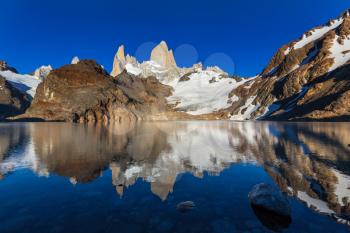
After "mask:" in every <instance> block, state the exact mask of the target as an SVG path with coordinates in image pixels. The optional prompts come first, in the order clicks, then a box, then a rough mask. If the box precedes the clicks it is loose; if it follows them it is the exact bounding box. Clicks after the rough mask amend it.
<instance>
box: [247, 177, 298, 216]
mask: <svg viewBox="0 0 350 233" xmlns="http://www.w3.org/2000/svg"><path fill="white" fill-rule="evenodd" d="M248 198H249V202H250V204H251V205H253V206H257V207H260V208H262V209H266V210H268V211H271V212H274V213H276V214H279V215H283V216H290V214H291V209H290V205H289V203H288V200H287V198H286V197H285V196H283V194H282V193H281V191H279V190H278V189H276V188H273V187H272V186H270V185H268V184H264V183H262V184H258V185H255V186H254V187H253V189H252V191H250V193H249V195H248Z"/></svg>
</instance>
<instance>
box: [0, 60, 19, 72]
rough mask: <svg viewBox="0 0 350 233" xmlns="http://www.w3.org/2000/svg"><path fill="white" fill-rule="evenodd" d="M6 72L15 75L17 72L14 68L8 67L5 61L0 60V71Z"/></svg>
mask: <svg viewBox="0 0 350 233" xmlns="http://www.w3.org/2000/svg"><path fill="white" fill-rule="evenodd" d="M6 70H9V71H12V72H14V73H17V70H16V69H15V68H13V67H11V66H9V65H8V64H7V62H6V61H2V60H0V71H6Z"/></svg>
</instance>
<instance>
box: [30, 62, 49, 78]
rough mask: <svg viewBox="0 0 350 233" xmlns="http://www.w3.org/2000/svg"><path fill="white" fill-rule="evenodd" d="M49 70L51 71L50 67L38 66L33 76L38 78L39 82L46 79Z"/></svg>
mask: <svg viewBox="0 0 350 233" xmlns="http://www.w3.org/2000/svg"><path fill="white" fill-rule="evenodd" d="M51 70H52V67H51V65H48V66H40V67H39V68H38V69H36V70H35V71H34V76H35V77H38V78H39V79H41V80H43V79H44V78H46V77H47V76H48V75H49V73H50V71H51Z"/></svg>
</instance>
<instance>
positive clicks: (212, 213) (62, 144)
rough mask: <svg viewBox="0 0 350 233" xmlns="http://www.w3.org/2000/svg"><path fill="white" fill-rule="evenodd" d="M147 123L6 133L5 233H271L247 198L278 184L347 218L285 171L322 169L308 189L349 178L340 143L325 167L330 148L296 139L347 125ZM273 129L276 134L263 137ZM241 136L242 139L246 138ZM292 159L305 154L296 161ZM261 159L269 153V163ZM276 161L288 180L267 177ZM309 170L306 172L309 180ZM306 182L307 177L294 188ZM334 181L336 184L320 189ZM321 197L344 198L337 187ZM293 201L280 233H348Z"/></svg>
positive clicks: (15, 128)
mask: <svg viewBox="0 0 350 233" xmlns="http://www.w3.org/2000/svg"><path fill="white" fill-rule="evenodd" d="M145 124H146V125H145ZM145 124H143V125H136V126H133V127H131V128H130V129H127V130H124V127H123V128H122V129H123V130H121V128H120V127H117V128H115V127H113V128H110V126H83V125H71V124H63V123H62V124H58V123H30V124H29V123H26V124H12V125H9V124H8V125H1V126H0V145H1V147H0V148H1V150H0V151H1V153H2V156H0V158H1V157H2V163H1V166H0V168H1V174H2V180H0V200H1V202H0V232H84V233H86V232H152V233H153V232H220V233H223V232H273V230H272V229H270V228H269V227H267V226H266V225H264V223H263V222H261V221H260V220H259V218H258V217H257V216H256V215H255V213H254V211H253V210H252V208H251V206H250V204H249V202H248V196H247V195H248V193H249V191H250V190H251V189H252V187H253V186H254V185H255V184H258V183H262V182H264V183H268V184H271V185H273V186H274V187H276V188H279V189H281V190H282V191H285V190H284V187H283V183H285V182H281V180H287V182H286V183H288V186H289V187H290V188H289V189H293V191H296V192H297V191H305V192H308V193H309V194H310V195H312V196H313V198H314V199H319V200H321V201H322V202H323V203H326V205H328V207H329V211H332V212H334V213H335V214H336V215H337V216H341V217H342V218H344V219H346V217H347V215H346V213H344V211H343V212H342V213H341V212H340V211H339V210H336V209H337V208H334V206H335V205H336V204H335V203H337V201H335V202H334V199H332V200H333V202H332V201H331V200H327V198H324V197H323V198H324V199H323V200H322V197H321V196H322V195H320V196H319V197H317V196H314V193H313V192H312V191H310V189H309V188H310V187H311V185H306V186H303V185H300V184H293V176H291V177H289V176H288V175H287V172H286V171H289V170H290V169H296V170H297V171H298V172H297V173H298V174H299V173H301V174H303V177H304V176H305V177H307V176H308V175H310V174H311V173H310V174H308V173H307V172H308V170H309V169H315V167H322V169H320V170H319V174H314V175H313V177H312V180H317V179H318V178H319V179H320V180H318V182H321V181H322V179H324V180H327V177H326V178H325V177H324V175H325V174H328V173H329V174H328V175H329V176H330V177H333V175H332V174H331V173H330V172H332V171H333V170H334V169H336V171H339V172H341V173H342V174H344V177H345V178H344V179H346V178H347V177H348V176H347V172H349V171H348V170H347V166H348V164H347V160H346V157H347V156H349V154H347V155H344V154H341V153H342V150H344V151H346V150H347V148H346V146H344V148H340V147H339V145H341V143H342V142H341V141H337V143H338V144H337V145H336V146H337V147H336V148H334V149H333V150H331V151H333V152H334V154H335V155H334V158H333V157H328V158H327V159H325V158H324V157H322V156H323V155H322V153H323V149H324V148H326V149H327V148H328V149H329V147H330V145H329V144H327V143H328V142H324V144H321V145H319V147H315V145H317V143H316V142H315V141H316V139H315V138H313V140H311V141H308V140H307V139H306V138H304V136H302V135H301V134H300V132H303V131H304V130H305V131H306V132H308V133H310V132H309V131H310V129H313V131H311V132H314V133H316V134H320V135H323V136H324V135H327V134H328V133H329V135H334V134H333V131H334V130H336V129H338V130H341V128H343V130H346V129H347V128H346V127H344V126H343V125H338V126H337V125H332V126H328V125H326V126H323V125H322V124H320V125H317V126H313V127H311V128H310V127H309V126H304V125H293V124H292V125H283V124H277V123H254V125H253V126H254V127H251V125H249V127H246V126H245V125H244V124H249V123H231V122H216V123H210V122H178V123H170V122H169V123H161V124H160V125H159V124H157V123H145ZM174 124H175V125H174ZM237 124H240V125H237ZM304 127H306V128H304ZM269 128H272V129H273V130H272V132H273V133H269V132H270V131H264V130H265V129H269ZM237 129H240V130H241V131H242V129H244V130H243V132H242V134H241V132H238V131H237ZM285 129H286V132H287V134H288V137H291V138H290V140H291V141H292V142H291V144H289V145H288V146H287V144H286V142H287V141H289V140H288V138H287V141H283V140H285V138H284V139H283V137H282V136H281V135H283V132H284V130H285ZM322 129H323V131H322ZM252 130H253V131H254V132H257V133H256V134H254V132H251V131H252ZM116 132H118V133H116ZM120 132H123V133H120ZM340 133H345V131H341V132H340ZM290 134H292V135H290ZM345 134H346V133H345ZM235 136H236V138H235ZM349 136H350V135H349ZM265 137H267V138H268V139H267V140H266V138H265ZM150 138H151V139H152V140H150ZM310 138H312V137H311V136H310ZM340 138H343V139H344V134H343V136H342V137H340ZM282 139H283V140H282ZM333 139H336V138H335V137H333ZM278 140H281V141H278ZM299 140H302V142H300V141H299ZM121 142H123V143H121ZM266 142H271V145H270V144H268V143H266ZM120 143H121V145H120ZM226 143H228V144H226ZM308 143H309V144H308ZM283 145H285V147H283V148H280V147H281V146H283ZM291 145H295V148H293V149H291V148H289V147H290V146H291ZM226 146H228V147H227V148H226ZM174 147H176V148H174ZM216 147H217V148H216ZM230 148H231V150H232V151H230ZM305 148H307V150H305ZM340 149H342V150H340ZM276 151H277V152H276ZM291 151H294V153H296V154H298V153H300V154H298V155H297V156H296V157H293V156H295V155H290V154H289V153H290V152H291ZM305 151H311V152H313V153H315V151H317V152H318V153H319V154H320V157H317V156H315V158H313V159H311V160H310V159H309V158H307V159H308V160H307V161H311V163H310V164H311V165H307V164H306V163H304V164H301V165H300V164H299V163H298V162H295V161H296V160H297V159H298V158H299V159H301V160H302V159H304V158H305V157H306V155H305V154H303V153H306V152H305ZM327 151H328V150H327ZM216 152H218V153H216ZM297 152H298V153H297ZM187 153H188V154H187ZM197 153H198V154H197ZM206 153H208V154H206ZM264 153H271V154H273V155H272V156H271V157H273V159H272V160H269V159H270V158H266V155H265V154H264ZM278 153H280V154H281V158H282V159H280V160H279V157H275V156H276V155H278ZM261 154H264V155H261ZM290 156H292V158H293V159H291V157H290ZM299 156H302V157H299ZM178 157H180V159H174V158H178ZM201 158H203V159H201ZM207 158H209V159H207ZM203 161H206V162H203ZM264 162H266V163H264ZM275 162H276V164H275V165H273V168H274V169H275V170H276V171H278V172H279V173H280V174H282V175H280V176H279V177H277V178H276V177H274V176H271V174H272V173H271V172H270V173H269V172H267V171H269V169H270V168H271V167H272V166H271V163H275ZM282 164H283V165H282ZM286 166H289V167H288V169H286ZM299 166H300V167H299ZM304 166H309V167H308V168H307V169H305V171H304ZM136 168H137V169H136ZM298 169H299V170H298ZM327 169H328V170H327ZM131 171H133V172H131ZM314 171H318V170H317V169H315V170H314ZM304 173H305V174H304ZM318 175H319V177H318ZM321 178H322V179H321ZM307 180H310V177H307V179H306V178H305V179H302V182H301V181H296V180H294V181H295V183H303V182H304V183H305V182H306V181H307ZM337 182H338V181H337V180H335V179H334V178H330V181H329V182H325V183H324V184H323V185H325V186H326V185H328V186H329V184H330V183H331V184H332V183H334V184H336V183H337ZM305 187H306V188H305ZM304 188H305V189H304ZM117 189H118V192H117ZM325 193H326V196H332V195H335V193H336V194H338V195H339V193H337V191H336V190H334V189H333V188H332V189H330V190H325ZM286 195H287V194H286ZM323 196H324V195H323ZM288 199H289V201H290V204H291V208H292V222H291V223H290V225H289V226H288V227H286V228H284V229H282V230H281V231H282V232H348V231H349V228H348V227H347V226H346V224H340V223H337V221H335V220H334V218H332V217H331V216H330V214H327V213H321V212H320V211H319V210H315V208H313V207H312V206H310V205H308V204H307V203H306V202H305V201H302V200H300V199H299V198H298V197H297V195H295V193H294V194H292V193H289V195H288ZM182 201H193V202H194V203H195V205H196V206H195V208H194V209H192V210H191V211H189V212H186V213H181V212H179V211H178V210H177V208H176V205H177V204H178V203H180V202H182ZM338 205H344V204H338ZM332 208H333V209H332ZM339 208H341V207H338V209H339ZM343 209H344V207H343ZM337 211H338V212H337Z"/></svg>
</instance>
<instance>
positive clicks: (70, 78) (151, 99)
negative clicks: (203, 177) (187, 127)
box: [0, 10, 350, 122]
mask: <svg viewBox="0 0 350 233" xmlns="http://www.w3.org/2000/svg"><path fill="white" fill-rule="evenodd" d="M124 49H125V48H124V46H120V47H119V49H118V51H117V53H116V55H115V58H114V61H113V70H112V72H111V74H108V73H107V72H106V71H105V70H104V68H103V67H102V66H101V65H98V64H96V62H94V61H92V60H82V61H79V59H78V58H77V57H75V58H74V59H73V61H72V64H69V65H65V66H63V67H61V68H58V69H52V67H51V66H42V67H40V68H38V69H37V70H36V71H35V72H33V74H32V75H21V74H18V73H17V71H16V69H14V68H12V67H10V66H8V65H7V64H6V62H0V77H1V78H2V80H3V83H4V84H2V86H1V87H2V88H1V89H0V110H1V111H0V118H2V119H5V118H8V119H28V118H35V119H37V120H52V121H56V120H59V121H79V122H87V121H109V120H119V121H120V120H124V119H126V120H132V119H147V120H167V119H168V120H173V119H229V120H256V119H258V120H302V121H305V120H319V121H328V120H330V121H349V120H350V10H347V11H345V12H344V13H343V14H341V15H340V16H339V17H338V18H336V19H334V20H331V21H329V22H328V23H327V24H325V25H322V26H319V27H316V28H314V29H311V30H310V31H307V32H305V33H304V34H303V35H302V37H301V38H299V39H297V40H294V41H292V42H290V43H288V44H286V45H284V46H282V47H281V48H280V49H279V50H278V51H277V52H276V53H275V55H274V56H273V57H272V59H271V60H270V62H269V63H268V65H267V66H266V67H265V68H264V69H263V71H262V72H261V73H260V74H259V75H257V76H256V77H251V78H240V77H235V76H230V75H229V74H228V73H226V72H224V71H223V70H221V69H220V68H219V67H203V65H202V64H201V63H198V64H194V65H193V66H192V67H189V68H180V67H178V66H177V64H176V61H175V59H174V55H173V52H172V50H169V48H168V46H167V44H166V43H165V42H164V41H162V42H161V43H160V44H159V45H157V46H156V47H155V48H154V49H153V50H152V52H151V54H150V60H149V61H145V62H142V63H140V62H138V61H137V60H136V58H135V57H132V56H130V55H125V53H124V52H125V51H124ZM14 89H16V91H13V90H14ZM18 92H20V93H21V94H23V95H25V96H19V95H18ZM28 100H29V101H31V103H30V104H25V103H23V101H28ZM23 106H25V107H23ZM28 106H29V107H28ZM8 109H12V111H11V112H9V110H8ZM13 109H15V110H16V111H13ZM22 113H24V114H22ZM18 114H22V115H18Z"/></svg>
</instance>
